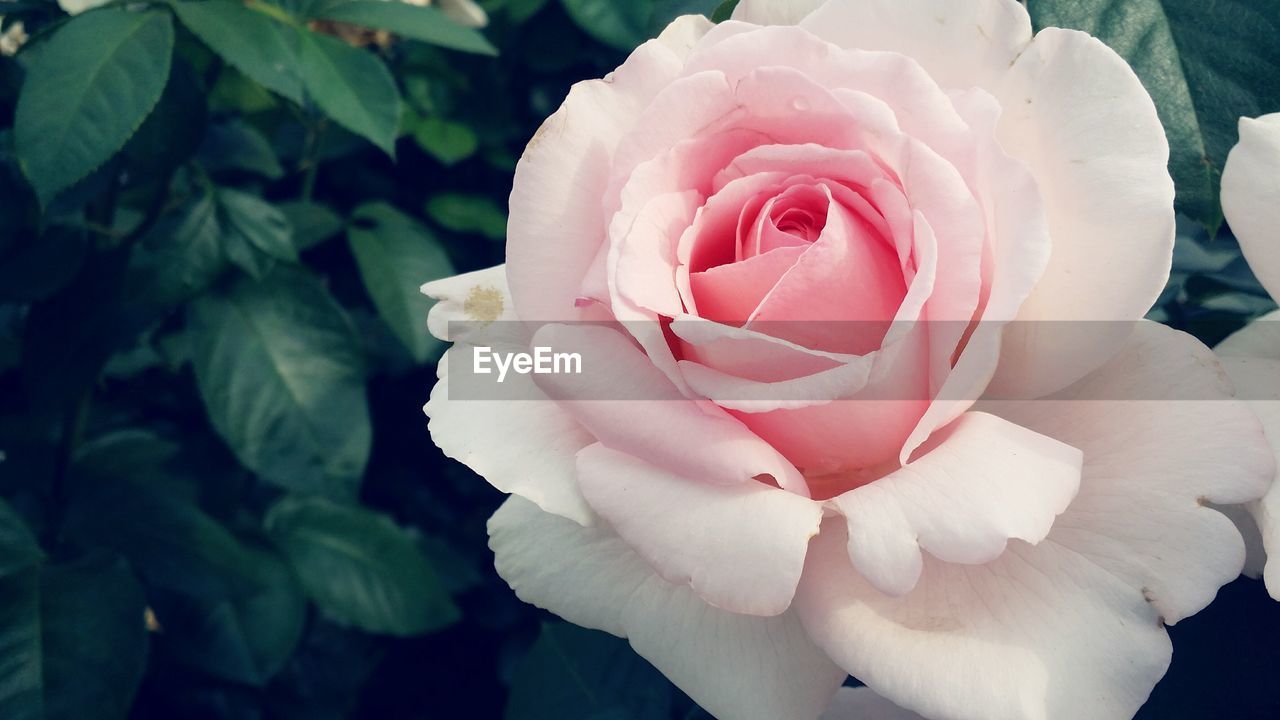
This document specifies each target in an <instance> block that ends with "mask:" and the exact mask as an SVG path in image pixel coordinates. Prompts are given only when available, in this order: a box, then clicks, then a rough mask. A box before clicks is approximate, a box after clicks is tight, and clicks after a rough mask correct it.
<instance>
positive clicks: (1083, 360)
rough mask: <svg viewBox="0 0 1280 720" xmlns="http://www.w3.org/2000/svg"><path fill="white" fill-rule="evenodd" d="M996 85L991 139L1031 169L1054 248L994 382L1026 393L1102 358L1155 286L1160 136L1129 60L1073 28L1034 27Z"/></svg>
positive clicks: (1160, 233) (1161, 220)
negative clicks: (997, 113) (997, 111)
mask: <svg viewBox="0 0 1280 720" xmlns="http://www.w3.org/2000/svg"><path fill="white" fill-rule="evenodd" d="M1080 78H1089V81H1088V82H1081V81H1080ZM996 95H997V97H998V98H999V100H1000V103H1001V105H1002V106H1003V111H1004V112H1003V115H1002V116H1001V118H1000V123H999V127H998V130H997V134H998V137H999V140H1000V144H1001V145H1002V146H1003V147H1004V149H1005V151H1006V152H1008V153H1009V154H1010V155H1012V156H1013V157H1015V158H1017V159H1018V160H1021V161H1022V162H1023V163H1024V164H1025V165H1026V166H1027V167H1028V168H1029V169H1030V171H1031V174H1032V175H1033V176H1034V177H1035V178H1036V181H1037V183H1038V185H1039V190H1040V194H1041V196H1042V197H1043V199H1044V205H1045V210H1046V214H1047V217H1048V220H1049V231H1050V234H1051V235H1052V237H1053V254H1052V258H1051V259H1050V261H1049V266H1048V268H1047V269H1046V271H1045V274H1044V277H1043V278H1042V279H1041V280H1040V282H1039V284H1038V285H1037V286H1036V288H1035V290H1034V291H1033V292H1032V293H1031V296H1030V297H1029V298H1027V300H1026V302H1024V303H1023V304H1022V309H1021V311H1020V313H1019V315H1018V319H1019V320H1020V321H1021V322H1017V323H1015V324H1014V325H1012V326H1010V328H1009V330H1008V331H1007V332H1006V333H1005V343H1004V350H1003V354H1002V358H1001V362H1000V368H999V370H998V371H997V373H996V377H995V379H994V380H993V381H992V385H991V389H992V392H994V393H996V394H998V395H1001V396H1008V397H1020V398H1033V397H1040V396H1042V395H1044V394H1047V393H1050V392H1053V391H1055V390H1058V389H1060V388H1062V387H1065V386H1066V385H1068V384H1070V383H1071V382H1074V381H1075V380H1077V379H1079V378H1080V377H1082V376H1083V375H1084V374H1086V373H1087V372H1089V371H1090V370H1092V369H1094V368H1096V367H1099V366H1100V365H1101V364H1102V363H1103V362H1105V361H1106V360H1107V358H1109V357H1110V356H1111V355H1112V354H1114V353H1115V352H1116V350H1117V349H1118V348H1119V347H1120V346H1121V344H1123V342H1124V340H1125V337H1126V336H1127V335H1128V332H1129V330H1130V326H1129V325H1128V322H1126V321H1132V320H1137V319H1138V318H1141V317H1142V316H1143V315H1145V314H1146V312H1147V311H1148V310H1149V309H1150V308H1151V305H1152V303H1154V302H1155V300H1156V298H1157V297H1159V295H1160V293H1161V291H1163V290H1164V287H1165V281H1166V280H1167V279H1168V277H1169V267H1170V264H1171V263H1172V258H1173V238H1174V212H1173V180H1172V179H1170V177H1169V171H1168V167H1167V165H1168V160H1169V147H1168V143H1167V141H1166V140H1165V134H1164V129H1163V127H1162V126H1161V124H1160V120H1159V118H1158V117H1157V116H1156V110H1155V105H1154V104H1153V103H1152V102H1151V98H1150V96H1149V95H1147V92H1146V90H1144V89H1143V87H1142V83H1141V82H1139V80H1138V77H1137V76H1136V75H1134V73H1133V70H1131V69H1130V68H1129V66H1128V64H1126V63H1125V61H1124V60H1123V59H1122V58H1121V57H1120V56H1119V55H1117V54H1116V53H1115V52H1114V51H1112V50H1111V49H1110V48H1108V47H1107V46H1106V45H1103V44H1102V42H1100V41H1099V40H1097V39H1095V38H1092V37H1090V36H1088V35H1086V34H1084V33H1081V32H1076V31H1072V30H1061V29H1058V28H1048V29H1045V30H1042V31H1041V32H1040V33H1039V34H1038V35H1036V38H1035V41H1034V42H1033V43H1032V44H1031V45H1030V46H1028V47H1027V48H1026V50H1025V51H1024V52H1023V53H1022V54H1021V55H1019V56H1018V60H1017V62H1015V63H1014V65H1013V67H1012V68H1010V70H1009V73H1008V75H1007V77H1006V78H1005V81H1004V82H1003V84H1002V85H1001V87H1000V88H999V90H998V92H997V93H996ZM1094 321H1110V322H1094Z"/></svg>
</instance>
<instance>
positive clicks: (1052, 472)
mask: <svg viewBox="0 0 1280 720" xmlns="http://www.w3.org/2000/svg"><path fill="white" fill-rule="evenodd" d="M943 432H945V433H946V435H945V437H944V438H937V437H935V440H940V442H938V444H937V445H936V446H935V447H932V448H930V449H929V450H928V451H927V452H926V453H925V454H924V455H922V456H921V457H920V458H918V459H916V460H915V461H913V462H911V463H909V464H908V465H906V466H905V467H903V468H901V469H899V470H896V471H894V472H893V473H891V474H889V475H888V476H886V477H884V478H881V479H879V480H877V481H875V482H873V483H870V484H868V485H863V486H862V487H860V488H857V489H855V490H851V491H849V492H847V493H845V494H844V495H841V496H839V497H837V498H834V499H833V500H831V501H830V502H831V505H833V506H834V507H835V508H836V509H837V510H838V511H839V512H840V513H841V514H842V515H844V516H845V518H846V519H847V520H848V524H849V556H850V558H851V559H852V561H853V565H854V567H856V568H857V569H858V571H859V572H860V573H862V575H863V577H865V578H867V580H868V581H870V582H871V583H872V584H873V585H875V586H876V587H877V588H879V589H880V590H881V591H883V592H886V593H889V594H891V595H903V594H906V593H907V592H909V591H910V590H911V589H912V588H913V587H915V584H916V581H917V580H918V579H919V577H920V572H921V569H922V567H923V556H922V552H923V551H927V552H928V553H929V554H930V555H932V556H934V557H936V558H939V559H941V560H944V561H946V562H954V563H964V564H969V565H979V564H983V563H987V562H990V561H992V560H994V559H996V558H997V557H999V556H1000V554H1001V553H1002V552H1004V550H1005V547H1006V544H1007V543H1008V541H1009V540H1011V539H1020V540H1025V541H1027V542H1030V543H1038V542H1040V541H1041V540H1043V539H1044V537H1045V536H1046V535H1048V534H1049V528H1050V527H1052V525H1053V521H1054V519H1055V518H1056V517H1057V516H1058V515H1059V514H1061V513H1062V512H1063V511H1064V510H1066V509H1067V505H1068V504H1069V503H1070V502H1071V499H1072V498H1074V497H1075V495H1076V490H1077V489H1078V488H1079V486H1080V467H1081V461H1082V457H1081V453H1080V451H1079V450H1077V449H1076V448H1073V447H1071V446H1069V445H1066V444H1063V443H1061V442H1058V441H1057V440H1054V439H1053V438H1050V437H1046V436H1044V435H1040V434H1038V433H1036V432H1034V431H1032V430H1028V429H1026V428H1023V427H1019V426H1017V425H1014V424H1013V423H1010V422H1008V421H1007V420H1003V419H1001V418H998V417H996V416H994V415H988V414H986V413H981V412H969V413H965V414H964V415H962V416H960V418H959V419H958V420H956V421H955V422H954V423H952V424H951V425H949V426H948V427H947V428H946V430H944V431H943Z"/></svg>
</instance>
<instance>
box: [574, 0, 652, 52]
mask: <svg viewBox="0 0 1280 720" xmlns="http://www.w3.org/2000/svg"><path fill="white" fill-rule="evenodd" d="M561 4H563V5H564V9H565V10H566V11H567V12H568V13H569V17H570V18H572V19H573V22H574V23H576V24H577V26H578V27H580V28H582V29H583V30H584V31H585V32H586V33H587V34H588V35H590V36H591V37H593V38H595V39H597V40H599V41H600V42H602V43H604V44H606V45H611V46H613V47H615V48H618V49H619V50H628V51H629V50H633V49H635V47H636V46H638V45H640V44H641V43H643V42H644V41H646V40H648V39H649V20H650V17H651V16H652V13H653V7H652V5H651V4H650V3H649V2H634V1H633V2H618V1H617V0H561Z"/></svg>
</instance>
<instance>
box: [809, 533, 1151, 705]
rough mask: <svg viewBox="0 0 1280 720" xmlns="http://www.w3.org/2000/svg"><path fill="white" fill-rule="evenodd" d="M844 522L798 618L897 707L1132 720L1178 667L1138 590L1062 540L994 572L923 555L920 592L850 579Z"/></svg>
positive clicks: (1012, 555)
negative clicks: (893, 591) (898, 593)
mask: <svg viewBox="0 0 1280 720" xmlns="http://www.w3.org/2000/svg"><path fill="white" fill-rule="evenodd" d="M845 546H846V538H845V525H844V523H842V522H840V521H838V520H835V519H832V520H828V521H827V522H826V523H824V524H823V528H822V533H821V534H820V535H819V536H818V537H817V539H815V540H814V541H813V544H812V546H811V547H810V549H809V559H808V562H807V564H806V566H805V571H804V576H803V578H802V579H801V581H800V590H799V592H798V593H797V595H796V601H795V610H794V612H796V613H797V614H798V615H799V616H800V618H801V620H802V621H803V622H804V625H805V629H806V630H807V631H808V632H809V636H810V637H812V638H813V639H814V641H815V642H816V643H817V644H818V646H819V647H821V648H822V649H823V650H825V651H826V652H827V653H828V654H829V655H830V656H831V657H832V659H834V660H835V661H836V662H837V663H839V664H840V665H841V666H842V667H843V668H844V669H846V670H848V671H850V672H851V673H852V674H853V675H854V676H855V677H857V678H858V679H859V680H862V681H863V682H865V683H866V684H867V685H868V686H869V687H871V688H872V689H874V691H875V692H876V693H878V694H880V695H882V696H883V697H885V698H887V699H888V700H890V701H892V702H893V703H895V704H897V705H899V706H901V707H903V708H905V709H908V710H911V711H913V712H917V713H919V714H920V715H922V716H924V717H927V718H935V719H937V720H942V719H945V720H1078V719H1080V718H1089V720H1130V718H1132V717H1133V715H1134V713H1135V712H1137V710H1138V708H1139V707H1140V706H1141V705H1142V703H1143V701H1145V700H1146V698H1147V695H1148V693H1150V691H1151V688H1152V687H1153V686H1154V685H1155V683H1156V681H1157V680H1159V679H1160V677H1161V676H1162V675H1164V672H1165V670H1166V669H1167V668H1168V666H1169V659H1170V656H1171V648H1170V645H1169V638H1168V636H1167V635H1166V634H1165V631H1164V629H1163V627H1162V626H1161V625H1160V622H1159V618H1158V617H1157V613H1156V611H1155V609H1154V608H1152V607H1151V606H1150V605H1149V604H1148V603H1147V602H1145V601H1144V600H1143V598H1142V593H1141V592H1140V590H1139V589H1137V588H1133V587H1130V586H1128V585H1127V584H1125V583H1124V582H1123V581H1122V580H1121V579H1119V578H1117V577H1115V576H1114V575H1112V574H1111V573H1109V572H1107V571H1106V570H1105V569H1103V568H1102V567H1099V566H1098V565H1096V564H1094V563H1092V562H1090V560H1089V559H1087V558H1085V557H1083V556H1081V555H1079V554H1076V553H1074V552H1072V551H1069V550H1065V549H1063V548H1060V547H1058V546H1057V545H1055V544H1053V543H1052V542H1044V543H1041V544H1040V545H1038V546H1034V547H1033V546H1029V545H1025V544H1023V543H1021V542H1019V541H1015V542H1013V543H1011V544H1010V546H1009V548H1008V549H1007V550H1006V551H1005V553H1004V554H1003V555H1001V556H1000V558H999V559H997V560H995V561H994V562H991V563H988V564H986V565H955V564H948V563H943V562H940V561H938V560H934V559H932V558H929V557H926V558H925V564H924V571H923V573H922V575H921V578H920V582H919V584H918V585H917V586H916V588H915V590H913V591H912V592H911V593H909V594H907V595H905V596H902V597H893V596H890V595H886V594H884V593H882V592H880V591H879V590H877V589H876V588H875V586H873V585H871V584H870V583H869V582H868V581H867V580H865V579H864V578H862V577H861V576H860V575H858V573H857V572H855V571H854V569H853V566H852V565H850V564H849V554H848V552H847V550H846V547H845Z"/></svg>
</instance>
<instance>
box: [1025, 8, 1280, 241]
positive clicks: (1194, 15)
mask: <svg viewBox="0 0 1280 720" xmlns="http://www.w3.org/2000/svg"><path fill="white" fill-rule="evenodd" d="M1028 9H1029V10H1030V12H1031V16H1032V19H1033V21H1034V22H1035V23H1036V25H1037V27H1047V26H1058V27H1067V28H1073V29H1077V30H1084V31H1085V32H1088V33H1090V34H1092V35H1094V36H1096V37H1098V38H1099V39H1100V40H1102V41H1103V42H1105V43H1107V44H1108V45H1110V46H1111V47H1112V49H1114V50H1115V51H1116V52H1118V53H1119V54H1120V55H1121V56H1122V57H1124V58H1125V60H1127V61H1128V62H1129V64H1130V65H1132V66H1133V69H1134V71H1135V72H1136V73H1137V74H1138V77H1139V78H1141V79H1142V82H1143V84H1144V85H1145V86H1146V88H1147V90H1148V91H1149V92H1150V93H1151V96H1152V98H1153V99H1154V100H1155V102H1156V109H1157V110H1158V111H1159V113H1160V120H1161V122H1163V123H1164V127H1165V132H1166V134H1167V135H1168V137H1169V146H1170V158H1169V171H1170V174H1172V175H1173V179H1174V182H1175V184H1176V185H1177V192H1178V197H1177V206H1178V209H1179V210H1180V211H1181V212H1183V213H1185V214H1187V215H1189V216H1191V217H1193V218H1195V219H1196V220H1198V221H1199V222H1201V223H1203V224H1204V225H1205V226H1206V227H1207V228H1209V231H1210V234H1213V233H1214V232H1216V231H1217V228H1218V226H1219V225H1220V224H1221V222H1222V209H1221V207H1220V205H1219V197H1218V194H1219V181H1220V178H1221V174H1222V166H1223V163H1225V162H1226V157H1227V153H1228V152H1229V151H1230V150H1231V148H1232V147H1233V146H1234V145H1235V143H1236V140H1237V134H1236V124H1237V121H1238V119H1239V118H1240V117H1241V116H1242V115H1247V116H1256V115H1260V114H1263V113H1265V112H1273V111H1275V110H1276V109H1277V108H1280V71H1278V70H1277V68H1280V44H1278V43H1276V42H1275V38H1276V37H1277V36H1280V3H1277V2H1273V1H1271V0H1221V1H1220V2H1212V3H1207V2H1204V1H1203V0H1031V2H1029V3H1028Z"/></svg>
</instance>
